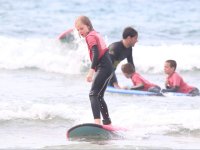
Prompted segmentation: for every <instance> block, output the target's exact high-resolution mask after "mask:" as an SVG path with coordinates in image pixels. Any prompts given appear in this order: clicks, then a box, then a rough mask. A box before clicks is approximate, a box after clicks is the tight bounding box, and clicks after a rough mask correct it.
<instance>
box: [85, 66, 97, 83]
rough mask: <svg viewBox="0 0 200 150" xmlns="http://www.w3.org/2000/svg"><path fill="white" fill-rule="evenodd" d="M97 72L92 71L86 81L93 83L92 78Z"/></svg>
mask: <svg viewBox="0 0 200 150" xmlns="http://www.w3.org/2000/svg"><path fill="white" fill-rule="evenodd" d="M94 72H95V70H94V69H90V70H89V72H88V74H87V76H86V81H87V82H92V78H93V75H94Z"/></svg>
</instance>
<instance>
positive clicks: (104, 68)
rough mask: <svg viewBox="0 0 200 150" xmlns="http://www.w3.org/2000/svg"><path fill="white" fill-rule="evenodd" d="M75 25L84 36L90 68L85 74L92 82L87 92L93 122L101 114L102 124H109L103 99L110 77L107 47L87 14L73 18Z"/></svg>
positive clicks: (99, 118) (97, 122) (99, 120)
mask: <svg viewBox="0 0 200 150" xmlns="http://www.w3.org/2000/svg"><path fill="white" fill-rule="evenodd" d="M75 27H76V29H77V30H78V32H79V34H80V35H81V36H82V37H84V38H85V40H86V43H87V46H88V52H89V56H90V60H91V62H92V64H91V68H90V69H89V72H88V74H87V76H86V80H87V81H88V82H92V87H91V90H90V93H89V98H90V102H91V107H92V112H93V116H94V122H95V123H96V124H101V115H100V113H101V114H102V116H103V124H104V125H109V124H111V120H110V117H109V113H108V108H107V105H106V102H105V101H104V92H105V90H106V87H107V84H108V82H109V80H110V78H111V77H112V70H113V68H112V61H111V59H110V56H109V54H108V48H107V46H106V44H105V42H104V40H103V38H102V37H101V35H100V34H99V33H98V32H96V31H95V30H94V28H93V26H92V23H91V21H90V19H89V18H88V17H87V16H79V17H78V18H77V19H76V20H75Z"/></svg>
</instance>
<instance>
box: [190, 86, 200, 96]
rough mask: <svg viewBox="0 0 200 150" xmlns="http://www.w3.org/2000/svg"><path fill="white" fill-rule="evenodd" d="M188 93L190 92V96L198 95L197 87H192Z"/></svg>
mask: <svg viewBox="0 0 200 150" xmlns="http://www.w3.org/2000/svg"><path fill="white" fill-rule="evenodd" d="M189 94H191V96H198V95H200V93H199V89H198V88H193V89H192V91H190V92H189Z"/></svg>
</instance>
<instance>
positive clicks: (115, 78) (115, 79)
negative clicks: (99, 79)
mask: <svg viewBox="0 0 200 150" xmlns="http://www.w3.org/2000/svg"><path fill="white" fill-rule="evenodd" d="M115 82H118V81H117V76H116V74H115V71H113V76H112V78H111V79H110V81H109V82H108V85H109V86H114V85H113V83H115Z"/></svg>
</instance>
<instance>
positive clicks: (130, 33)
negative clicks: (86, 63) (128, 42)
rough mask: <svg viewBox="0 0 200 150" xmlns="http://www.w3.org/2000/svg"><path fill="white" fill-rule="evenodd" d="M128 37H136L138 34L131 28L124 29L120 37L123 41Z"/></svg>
mask: <svg viewBox="0 0 200 150" xmlns="http://www.w3.org/2000/svg"><path fill="white" fill-rule="evenodd" d="M128 36H130V37H134V36H138V32H137V31H136V30H135V29H133V28H132V27H126V28H125V29H124V31H123V34H122V37H123V39H126V38H127V37H128Z"/></svg>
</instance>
